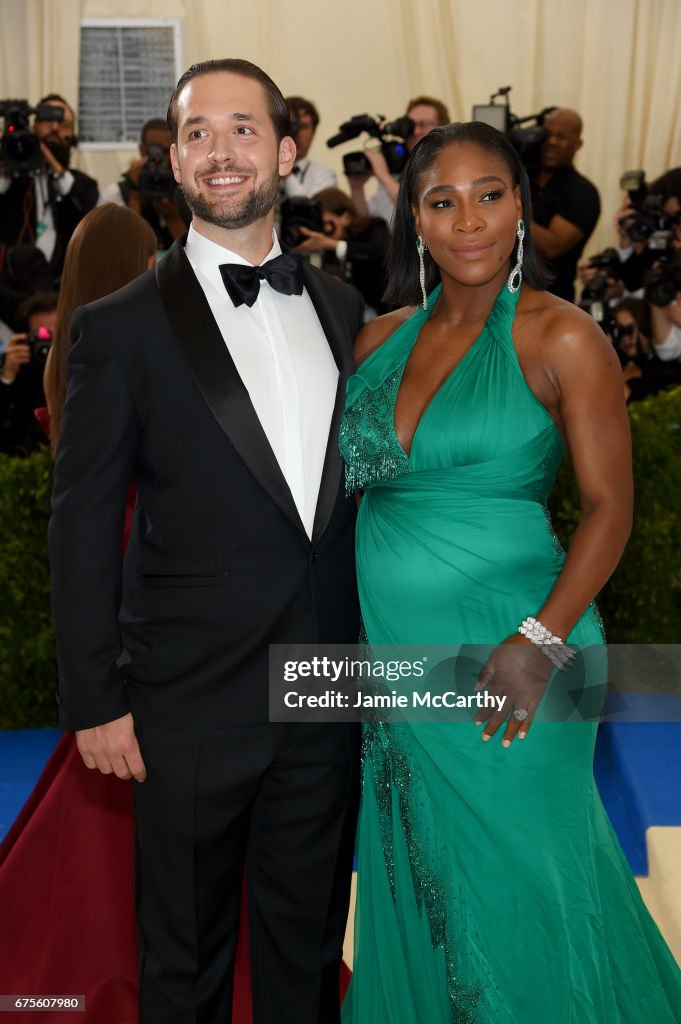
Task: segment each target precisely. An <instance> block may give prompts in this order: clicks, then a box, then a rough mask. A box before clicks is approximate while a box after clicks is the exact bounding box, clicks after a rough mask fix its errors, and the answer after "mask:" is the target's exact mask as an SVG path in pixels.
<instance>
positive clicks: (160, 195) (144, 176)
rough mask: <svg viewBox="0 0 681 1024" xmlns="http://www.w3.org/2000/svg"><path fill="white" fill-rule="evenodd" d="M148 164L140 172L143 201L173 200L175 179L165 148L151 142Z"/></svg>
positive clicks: (148, 148) (148, 150) (138, 184)
mask: <svg viewBox="0 0 681 1024" xmlns="http://www.w3.org/2000/svg"><path fill="white" fill-rule="evenodd" d="M146 149H147V162H146V163H145V165H144V167H143V168H142V170H141V171H140V176H139V181H138V183H137V187H138V188H139V191H140V194H141V196H142V198H143V199H172V198H173V196H174V195H175V187H176V186H175V178H174V177H173V170H172V167H171V166H170V163H169V162H168V158H167V156H166V153H165V150H164V148H163V146H160V145H159V144H158V143H157V142H150V143H149V145H148V146H147V147H146Z"/></svg>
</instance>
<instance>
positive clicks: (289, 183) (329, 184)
mask: <svg viewBox="0 0 681 1024" xmlns="http://www.w3.org/2000/svg"><path fill="white" fill-rule="evenodd" d="M337 187H338V178H337V177H336V172H335V171H334V170H333V168H331V167H325V166H324V164H318V163H315V161H314V160H310V158H309V157H307V156H303V157H301V158H300V160H296V162H295V164H294V165H293V170H292V171H291V173H290V174H289V175H287V177H286V178H283V179H282V189H283V192H284V195H285V196H286V198H287V199H294V198H296V197H298V196H304V197H305V198H307V199H313V198H314V196H316V195H317V193H318V192H321V191H322V190H323V189H325V188H337Z"/></svg>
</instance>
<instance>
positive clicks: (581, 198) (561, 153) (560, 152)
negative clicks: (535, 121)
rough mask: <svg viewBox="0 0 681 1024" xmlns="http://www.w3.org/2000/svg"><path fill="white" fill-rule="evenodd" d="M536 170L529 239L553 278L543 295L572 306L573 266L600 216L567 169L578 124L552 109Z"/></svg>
mask: <svg viewBox="0 0 681 1024" xmlns="http://www.w3.org/2000/svg"><path fill="white" fill-rule="evenodd" d="M543 127H544V129H545V131H546V132H547V137H546V140H545V142H544V144H543V145H542V149H541V156H540V161H539V166H538V167H536V168H530V190H531V196H532V213H533V218H534V219H533V222H532V238H533V240H534V244H535V246H536V249H537V252H538V253H539V255H540V256H542V257H543V258H544V259H545V260H546V261H547V263H549V264H550V265H551V267H552V269H553V271H554V273H555V277H554V280H553V282H552V283H551V284H550V285H549V288H548V290H549V291H550V292H553V294H554V295H560V297H561V298H563V299H567V300H568V301H569V302H572V301H573V300H574V297H575V288H574V281H575V276H576V273H577V261H578V259H579V257H580V256H581V255H582V252H583V251H584V246H585V245H586V243H587V242H588V240H589V238H590V236H591V235H592V233H593V230H594V228H595V227H596V223H597V221H598V218H599V216H600V212H601V201H600V197H599V195H598V190H597V189H596V187H595V185H593V184H592V183H591V182H590V181H589V180H588V179H587V178H585V177H584V175H582V174H580V173H579V171H577V170H576V169H575V167H574V166H573V163H572V161H573V159H574V156H575V153H576V152H577V151H578V150H579V149H581V147H582V119H581V117H580V116H579V114H578V113H576V111H574V110H568V109H565V108H560V107H559V108H557V109H556V110H554V111H552V113H550V114H547V116H546V117H545V118H544V122H543Z"/></svg>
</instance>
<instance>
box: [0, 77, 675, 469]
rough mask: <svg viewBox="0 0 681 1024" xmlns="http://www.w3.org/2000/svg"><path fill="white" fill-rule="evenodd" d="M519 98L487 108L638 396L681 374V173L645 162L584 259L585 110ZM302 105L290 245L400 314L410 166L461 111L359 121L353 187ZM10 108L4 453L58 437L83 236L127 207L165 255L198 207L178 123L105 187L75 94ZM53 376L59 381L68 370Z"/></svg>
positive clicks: (283, 202) (504, 95)
mask: <svg viewBox="0 0 681 1024" xmlns="http://www.w3.org/2000/svg"><path fill="white" fill-rule="evenodd" d="M509 93H510V87H506V88H504V89H501V90H499V92H498V93H496V94H495V95H494V96H492V97H491V99H490V103H489V104H488V105H486V106H480V107H476V108H474V118H476V119H479V120H485V121H488V122H489V123H491V124H493V125H494V126H495V127H497V128H498V129H499V130H501V131H504V132H505V133H506V134H507V135H508V136H509V138H510V139H511V141H512V142H513V145H514V146H515V147H516V149H517V150H518V152H519V153H520V155H521V157H522V159H523V162H524V163H525V166H526V167H527V170H528V174H529V177H530V184H531V194H532V207H533V223H532V236H533V239H534V242H535V246H536V248H537V250H538V252H539V254H540V256H541V257H542V258H543V259H544V261H545V262H546V263H547V264H548V265H549V266H550V268H551V270H552V272H553V282H552V285H551V286H550V290H551V291H553V292H554V293H555V294H556V295H559V296H561V297H562V298H564V299H566V300H568V301H571V302H574V301H577V302H578V303H579V305H580V306H581V307H582V308H583V309H585V310H587V311H588V312H589V313H590V314H591V315H592V316H593V317H594V318H595V319H596V320H597V321H598V323H599V324H600V326H601V327H602V329H603V331H604V332H605V333H606V334H607V335H608V337H609V338H610V340H611V342H612V345H613V347H614V349H615V351H616V352H617V355H618V357H619V360H620V362H621V364H622V379H623V388H624V393H625V396H626V400H627V402H631V401H635V400H637V399H641V398H645V397H647V396H650V395H654V394H656V393H657V392H659V391H660V390H662V389H664V388H668V387H670V386H674V385H678V384H681V168H675V169H673V170H669V171H667V172H666V173H664V174H662V176H661V177H658V178H657V179H655V180H654V181H652V182H650V183H648V182H647V181H646V175H645V173H644V171H642V170H630V171H625V173H624V174H623V175H622V177H621V187H622V191H623V194H624V197H625V198H624V199H623V202H622V207H621V209H620V210H619V211H618V212H617V214H616V216H615V219H614V234H613V245H612V246H611V247H608V248H606V249H605V250H603V251H602V252H600V253H591V254H589V255H587V256H586V257H584V253H585V250H586V248H587V246H588V243H589V239H590V237H591V235H592V234H593V231H594V229H595V227H596V224H597V221H598V219H599V216H600V212H601V204H600V198H599V193H598V189H597V188H596V186H595V185H594V184H593V183H592V182H590V181H589V180H588V179H587V178H586V177H584V176H583V175H582V174H580V173H579V171H577V169H576V168H575V166H574V158H575V155H576V154H577V152H578V150H579V149H580V148H581V147H582V121H581V118H580V116H579V114H578V113H576V112H575V111H574V110H570V109H566V108H561V107H547V108H545V109H544V110H542V111H541V112H540V113H539V114H534V115H531V116H529V117H526V118H518V117H515V116H514V115H513V114H512V113H511V109H510V101H509ZM499 98H501V102H498V101H499ZM287 103H288V106H289V112H290V115H291V122H292V133H293V137H294V139H295V142H296V146H297V160H296V163H295V166H294V167H293V172H292V174H291V175H290V176H289V177H287V178H285V179H282V181H281V185H280V197H279V204H278V214H277V228H278V232H279V236H280V239H281V241H282V243H283V244H284V245H285V246H287V247H289V248H290V249H292V250H294V251H296V252H299V253H301V254H302V255H303V256H304V257H305V258H307V259H310V260H311V261H313V262H314V263H316V265H317V266H321V267H322V268H323V269H324V270H326V271H327V272H328V273H329V274H332V275H335V276H337V277H339V278H342V279H344V280H346V281H349V282H350V283H352V284H353V285H354V286H355V287H356V288H357V289H358V290H359V291H360V292H361V294H362V296H363V298H364V301H365V303H366V311H367V312H366V318H367V319H371V318H372V317H374V316H376V315H380V314H382V313H385V312H386V311H388V309H389V307H388V306H387V305H386V304H385V302H384V299H383V294H384V291H385V283H386V282H385V280H384V269H383V268H384V258H385V252H386V247H387V243H388V241H389V238H390V225H391V219H392V215H393V209H394V205H395V200H396V197H397V193H398V188H399V182H400V176H401V174H402V172H403V170H404V167H405V165H406V163H407V160H408V159H409V154H410V153H411V151H412V149H413V148H414V146H415V145H416V144H417V142H418V141H419V139H421V138H422V137H423V136H424V135H426V134H427V133H428V132H430V131H431V130H432V129H434V128H437V127H438V126H440V125H444V124H448V123H449V121H450V116H449V112H448V110H447V107H446V105H445V104H444V103H443V102H442V101H441V100H439V99H436V98H434V97H432V96H425V95H424V96H417V97H415V98H414V99H412V100H411V101H410V102H409V103H408V104H407V106H406V110H405V113H404V115H403V116H402V117H400V118H398V119H396V120H393V121H389V120H387V119H386V118H384V117H382V116H378V115H375V116H374V115H370V114H360V115H356V116H353V117H351V118H349V120H347V121H346V122H344V123H343V124H341V125H340V126H339V128H338V131H337V133H336V134H334V135H333V136H332V137H331V138H329V139H328V141H327V145H328V146H329V147H335V146H339V145H341V144H348V143H351V142H354V140H360V141H359V142H358V143H357V144H356V146H355V148H354V149H353V150H352V151H351V152H347V153H345V154H344V156H343V171H344V177H343V181H342V182H341V183H340V186H339V182H338V178H337V175H336V172H335V171H334V170H333V169H332V168H331V167H328V166H325V165H324V164H322V163H318V162H316V161H314V160H311V159H310V156H309V151H310V148H311V145H312V142H313V139H314V137H315V133H316V132H317V130H318V127H319V122H320V118H319V113H318V111H317V108H316V107H315V105H314V103H313V102H311V101H310V100H308V99H305V98H304V97H302V96H289V97H288V98H287ZM0 118H2V139H1V143H0V452H3V453H6V454H11V455H27V454H29V453H30V452H32V451H34V450H35V449H36V448H38V447H40V446H41V445H44V444H45V443H47V439H48V433H49V413H48V408H47V407H49V406H50V402H49V386H48V400H47V401H46V397H45V389H44V383H43V379H44V376H45V377H47V378H49V376H50V371H49V366H50V363H51V362H52V363H53V364H58V363H61V362H63V366H64V372H65V365H66V355H65V353H63V354H59V355H57V356H55V353H54V351H52V340H53V337H55V335H58V333H59V332H58V326H59V321H60V317H61V318H62V319H63V317H64V315H65V311H66V309H67V308H69V312H70V311H71V310H70V306H71V303H70V302H69V301H66V300H64V298H63V297H62V298H60V296H59V289H60V284H61V280H62V276H63V274H64V267H65V262H66V261H68V259H69V256H68V253H69V248H70V244H69V243H70V242H71V239H72V237H73V236H74V234H75V235H76V236H77V235H78V232H79V231H81V232H83V231H85V230H86V229H87V226H88V224H90V223H91V218H92V211H94V210H95V209H96V208H97V207H99V206H103V205H106V204H113V205H115V206H118V207H126V208H127V209H128V210H129V211H132V213H134V214H135V216H137V217H139V218H141V219H143V220H144V221H145V222H146V224H147V225H148V230H149V232H150V233H149V236H148V237H149V238H151V235H152V233H153V238H155V240H156V252H155V258H156V259H160V258H162V256H163V254H164V252H165V251H166V250H167V249H168V248H170V246H171V245H172V243H173V242H174V240H175V239H177V238H178V237H180V236H181V235H183V234H184V232H185V231H186V229H187V226H188V224H189V221H190V213H189V210H188V208H187V205H186V203H185V201H184V198H183V196H182V193H181V192H180V190H179V188H178V186H177V185H176V183H175V179H174V177H173V172H172V168H171V165H170V145H171V136H170V131H169V129H168V126H167V124H166V121H165V119H164V118H162V117H158V118H153V119H152V120H149V121H147V122H146V123H145V124H144V125H143V126H142V128H141V132H140V139H139V152H138V154H137V155H136V156H135V159H133V160H132V162H131V163H130V166H129V167H128V169H127V170H126V171H125V173H124V174H123V175H122V177H121V178H120V180H118V181H116V182H112V183H110V184H107V185H105V186H104V187H102V188H100V185H99V183H98V182H97V181H95V180H94V179H93V178H91V177H89V176H88V175H87V174H84V173H83V172H81V171H78V170H76V169H75V168H72V167H71V158H72V155H73V151H74V149H75V148H76V146H77V144H78V139H77V135H76V115H75V112H74V110H73V108H72V107H71V105H70V104H69V103H68V102H67V101H66V100H65V99H64V98H63V97H62V96H59V95H57V94H55V93H52V94H50V95H48V96H45V97H44V98H43V99H42V100H41V101H40V102H39V103H38V104H37V105H36V106H35V107H33V106H31V105H30V104H29V103H28V102H27V101H25V100H6V101H3V102H0ZM102 223H103V222H102ZM81 224H82V225H83V227H82V228H79V225H81ZM99 230H100V231H101V230H102V226H101V225H100V227H99ZM120 237H121V238H127V237H128V235H126V233H125V231H123V232H122V233H121V236H120ZM100 242H101V240H100ZM74 243H75V239H74ZM101 244H103V245H104V246H107V245H108V244H109V243H108V240H107V239H104V240H103V242H101ZM153 255H154V254H153V252H152V258H150V259H149V263H150V265H151V264H153ZM145 261H146V257H144V260H143V266H142V269H144V267H145V266H146V262H145ZM72 262H73V263H74V266H75V258H74V260H72ZM127 279H129V278H127ZM121 283H123V281H121ZM114 287H118V285H117V284H116V283H115V281H114V279H113V278H112V283H111V286H110V288H111V290H113V288H114ZM92 297H93V298H95V297H99V296H98V295H93V296H92ZM86 301H87V300H86ZM46 367H47V372H46ZM52 376H53V378H55V379H56V377H57V376H58V373H57V371H56V370H55V368H54V367H53V369H52ZM50 411H51V410H50Z"/></svg>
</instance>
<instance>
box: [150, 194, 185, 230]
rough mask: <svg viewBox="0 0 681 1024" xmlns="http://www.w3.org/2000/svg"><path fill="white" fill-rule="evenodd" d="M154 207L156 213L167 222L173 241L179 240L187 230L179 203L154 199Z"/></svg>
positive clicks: (172, 200)
mask: <svg viewBox="0 0 681 1024" xmlns="http://www.w3.org/2000/svg"><path fill="white" fill-rule="evenodd" d="M153 206H154V209H155V210H156V213H157V214H158V215H159V217H161V218H162V219H163V220H164V221H165V225H166V227H167V228H168V231H169V232H170V234H171V235H172V237H173V239H175V238H179V237H180V235H183V234H184V233H185V231H186V230H187V225H186V224H185V222H184V220H183V218H182V214H181V213H180V210H179V207H178V205H177V202H176V201H175V200H174V199H169V198H165V199H154V200H153Z"/></svg>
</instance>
